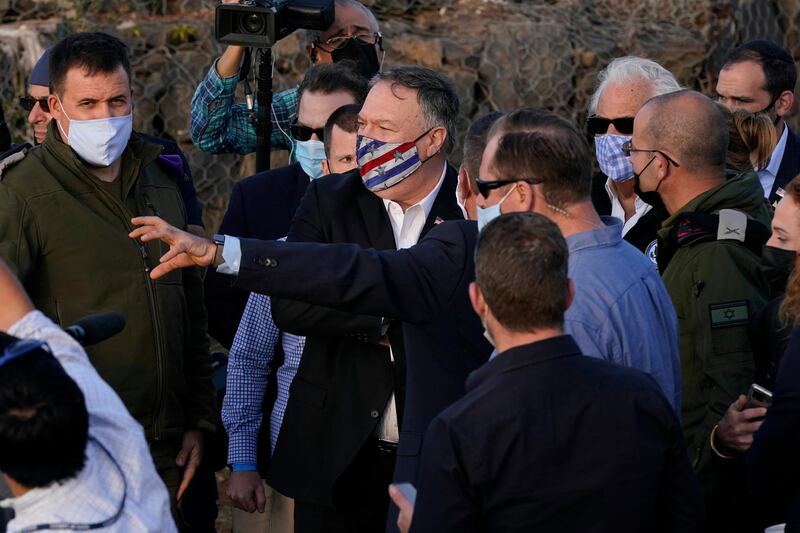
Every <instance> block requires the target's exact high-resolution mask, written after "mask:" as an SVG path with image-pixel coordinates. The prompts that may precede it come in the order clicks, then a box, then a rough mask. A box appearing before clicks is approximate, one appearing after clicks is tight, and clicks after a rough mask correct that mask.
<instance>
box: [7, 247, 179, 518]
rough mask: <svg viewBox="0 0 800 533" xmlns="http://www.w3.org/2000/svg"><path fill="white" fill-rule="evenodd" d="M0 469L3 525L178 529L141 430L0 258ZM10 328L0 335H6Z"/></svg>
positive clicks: (111, 391) (81, 352)
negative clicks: (4, 489) (11, 514)
mask: <svg viewBox="0 0 800 533" xmlns="http://www.w3.org/2000/svg"><path fill="white" fill-rule="evenodd" d="M0 301H2V302H3V305H2V306H0V470H2V472H3V475H4V477H5V480H6V482H7V483H8V485H9V486H10V487H11V491H12V493H13V495H14V497H13V498H9V499H6V500H3V501H2V502H0V505H1V506H3V507H9V508H13V509H14V511H15V514H16V516H15V518H14V519H13V520H12V521H11V522H10V523H9V524H8V531H9V532H16V531H37V530H42V529H69V530H86V529H100V528H103V530H104V531H152V532H170V531H175V524H174V523H173V522H172V518H171V516H170V511H169V508H170V507H169V497H168V495H167V490H166V487H165V486H164V483H163V482H162V481H161V480H160V479H159V477H158V474H157V473H156V469H155V467H154V466H153V461H152V459H150V452H149V450H148V447H147V442H146V441H145V438H144V432H143V431H142V427H141V426H140V425H139V424H138V423H137V422H136V420H134V419H133V417H131V415H130V414H129V413H128V411H127V410H126V409H125V406H124V405H123V404H122V401H121V400H120V398H119V396H117V394H116V393H115V392H114V391H113V390H112V389H111V387H109V386H108V384H107V383H106V382H104V381H103V380H102V379H101V378H100V376H99V375H98V373H97V371H96V370H95V369H94V367H92V365H91V364H90V363H89V359H88V357H87V356H86V352H84V351H83V349H82V348H81V347H80V346H79V345H78V344H77V343H76V342H75V341H74V340H72V338H70V337H69V336H68V335H67V334H66V333H65V332H63V331H62V330H61V329H60V328H58V327H57V326H56V325H55V324H54V323H53V322H51V321H50V320H49V319H48V318H46V317H45V316H44V314H42V313H41V312H39V311H36V310H35V309H34V308H33V304H32V303H31V301H30V300H29V299H28V297H27V295H26V294H25V292H24V291H23V289H22V287H21V285H20V284H19V282H18V281H17V280H16V279H15V278H14V277H13V276H12V274H11V272H10V271H9V270H8V269H7V268H6V266H5V264H4V263H3V262H2V261H1V260H0ZM6 332H7V333H6Z"/></svg>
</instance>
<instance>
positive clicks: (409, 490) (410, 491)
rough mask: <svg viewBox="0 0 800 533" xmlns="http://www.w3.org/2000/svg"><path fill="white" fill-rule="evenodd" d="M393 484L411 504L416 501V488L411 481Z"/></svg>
mask: <svg viewBox="0 0 800 533" xmlns="http://www.w3.org/2000/svg"><path fill="white" fill-rule="evenodd" d="M394 486H395V487H396V488H397V490H399V491H400V492H402V493H403V496H405V497H406V499H407V500H408V501H410V502H411V505H414V503H415V502H416V501H417V488H416V487H415V486H414V485H412V484H411V483H395V485H394Z"/></svg>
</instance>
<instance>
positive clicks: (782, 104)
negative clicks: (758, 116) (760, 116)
mask: <svg viewBox="0 0 800 533" xmlns="http://www.w3.org/2000/svg"><path fill="white" fill-rule="evenodd" d="M793 105H794V93H793V92H792V91H783V92H782V93H781V95H780V96H779V97H778V99H777V100H775V114H776V115H778V116H779V117H781V118H783V117H786V116H789V115H790V114H791V112H792V106H793Z"/></svg>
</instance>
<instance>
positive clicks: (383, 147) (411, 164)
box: [356, 128, 433, 192]
mask: <svg viewBox="0 0 800 533" xmlns="http://www.w3.org/2000/svg"><path fill="white" fill-rule="evenodd" d="M431 129H433V128H431ZM430 131H431V130H428V131H426V132H425V133H423V134H422V135H420V136H419V137H417V138H416V139H414V140H413V141H411V142H404V143H390V142H384V141H378V140H376V139H370V138H369V137H364V136H361V135H359V136H358V144H357V149H356V156H357V157H358V171H359V173H360V174H361V181H363V182H364V186H365V187H366V188H367V189H369V190H370V191H372V192H378V191H383V190H386V189H388V188H389V187H392V186H394V185H397V184H398V183H400V182H401V181H403V180H404V179H406V178H407V177H409V176H410V175H411V174H413V173H414V172H415V171H416V170H417V169H418V168H419V167H421V166H422V163H423V162H424V161H422V160H420V158H419V152H418V151H417V141H419V140H420V139H422V138H423V137H425V136H426V135H427V134H428V133H429V132H430Z"/></svg>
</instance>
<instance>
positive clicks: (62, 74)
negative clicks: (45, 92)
mask: <svg viewBox="0 0 800 533" xmlns="http://www.w3.org/2000/svg"><path fill="white" fill-rule="evenodd" d="M119 67H122V68H123V69H124V70H125V73H126V74H127V75H128V81H129V82H130V81H131V64H130V60H129V59H128V47H127V46H126V45H125V43H123V42H122V41H120V40H119V39H117V38H116V37H114V36H112V35H109V34H107V33H102V32H83V33H74V34H72V35H69V36H68V37H65V38H64V39H62V40H61V41H60V42H58V43H57V44H56V45H55V46H53V48H52V50H51V51H50V65H49V68H48V77H49V78H50V92H51V93H59V94H62V93H63V90H62V89H63V85H64V80H65V79H66V77H67V72H69V70H70V69H72V68H82V69H84V70H85V71H86V74H87V75H88V76H94V75H96V74H97V73H103V74H110V73H112V72H114V71H116V70H117V69H118V68H119Z"/></svg>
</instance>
